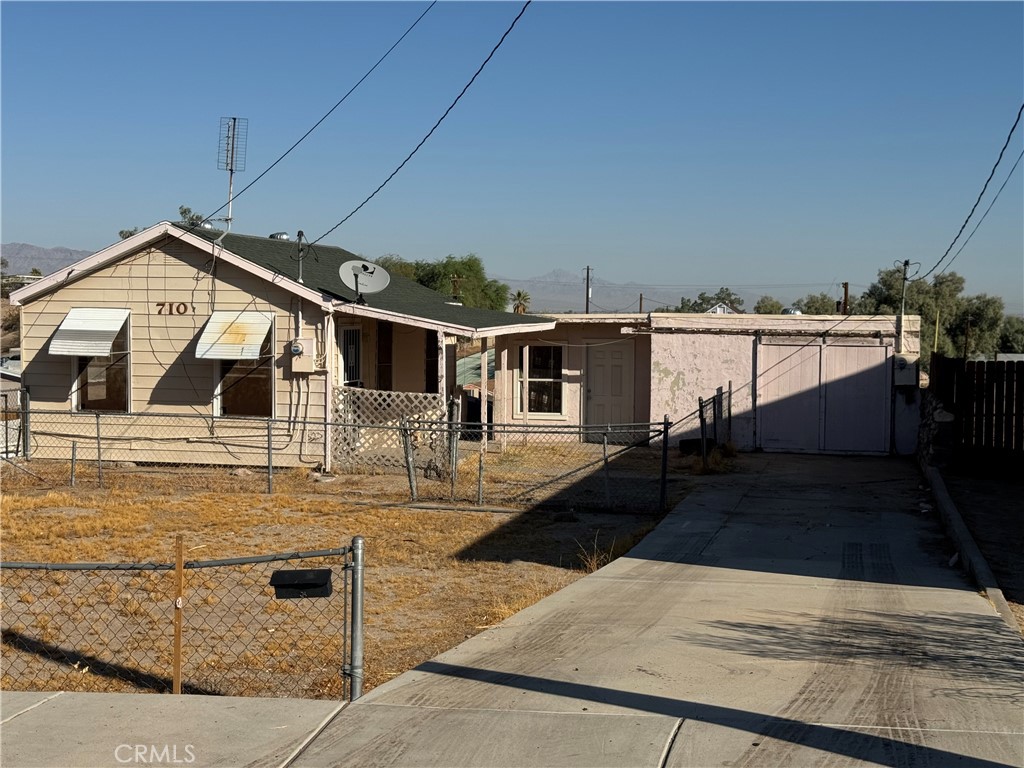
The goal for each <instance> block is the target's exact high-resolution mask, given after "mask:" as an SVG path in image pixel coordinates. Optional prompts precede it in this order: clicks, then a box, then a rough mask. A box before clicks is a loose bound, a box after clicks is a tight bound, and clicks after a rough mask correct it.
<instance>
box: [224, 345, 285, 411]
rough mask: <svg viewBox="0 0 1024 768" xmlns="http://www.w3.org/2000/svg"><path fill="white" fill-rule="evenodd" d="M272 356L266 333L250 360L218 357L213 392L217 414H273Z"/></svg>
mask: <svg viewBox="0 0 1024 768" xmlns="http://www.w3.org/2000/svg"><path fill="white" fill-rule="evenodd" d="M273 362H274V356H273V353H272V350H271V347H270V334H269V333H268V334H267V335H266V336H265V337H264V339H263V344H262V346H261V347H260V356H259V357H258V358H255V359H251V360H221V361H220V388H219V391H218V393H217V395H218V400H219V401H220V415H221V416H262V417H263V418H272V417H273V415H274V366H273Z"/></svg>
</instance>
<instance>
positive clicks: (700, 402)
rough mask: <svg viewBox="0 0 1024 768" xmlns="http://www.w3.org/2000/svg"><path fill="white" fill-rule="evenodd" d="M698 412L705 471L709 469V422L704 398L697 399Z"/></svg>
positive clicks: (701, 451)
mask: <svg viewBox="0 0 1024 768" xmlns="http://www.w3.org/2000/svg"><path fill="white" fill-rule="evenodd" d="M697 410H698V411H699V412H700V460H701V462H702V463H703V465H704V469H707V468H708V444H707V439H708V420H707V417H706V416H705V415H704V398H703V397H698V398H697Z"/></svg>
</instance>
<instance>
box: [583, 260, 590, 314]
mask: <svg viewBox="0 0 1024 768" xmlns="http://www.w3.org/2000/svg"><path fill="white" fill-rule="evenodd" d="M584 307H585V309H584V313H585V314H587V315H589V314H590V267H587V298H586V302H585V303H584Z"/></svg>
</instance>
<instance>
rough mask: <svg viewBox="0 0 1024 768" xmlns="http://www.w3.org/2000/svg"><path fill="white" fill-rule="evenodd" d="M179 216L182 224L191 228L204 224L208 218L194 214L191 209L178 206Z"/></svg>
mask: <svg viewBox="0 0 1024 768" xmlns="http://www.w3.org/2000/svg"><path fill="white" fill-rule="evenodd" d="M178 215H179V216H180V217H181V218H180V219H178V221H180V222H181V223H182V224H187V225H188V226H190V227H194V226H196V225H197V224H202V223H203V220H204V219H205V218H206V217H205V216H203V214H201V213H197V212H194V211H193V210H192V209H191V208H189V207H188V206H185V205H179V206H178Z"/></svg>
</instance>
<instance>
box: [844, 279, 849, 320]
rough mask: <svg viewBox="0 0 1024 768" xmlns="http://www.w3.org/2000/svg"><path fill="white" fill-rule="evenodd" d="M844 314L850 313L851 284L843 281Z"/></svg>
mask: <svg viewBox="0 0 1024 768" xmlns="http://www.w3.org/2000/svg"><path fill="white" fill-rule="evenodd" d="M843 314H844V315H848V314H850V284H849V283H843Z"/></svg>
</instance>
